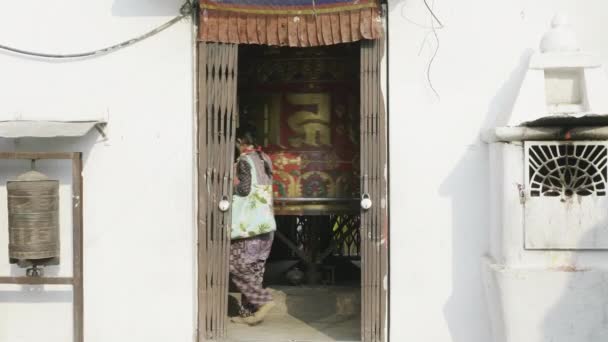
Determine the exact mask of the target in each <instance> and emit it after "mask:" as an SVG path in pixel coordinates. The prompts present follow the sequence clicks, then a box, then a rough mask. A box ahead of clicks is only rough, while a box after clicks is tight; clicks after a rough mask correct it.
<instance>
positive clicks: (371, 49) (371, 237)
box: [361, 39, 388, 342]
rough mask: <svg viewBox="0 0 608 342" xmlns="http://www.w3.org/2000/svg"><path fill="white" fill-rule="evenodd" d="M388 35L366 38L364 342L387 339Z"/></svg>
mask: <svg viewBox="0 0 608 342" xmlns="http://www.w3.org/2000/svg"><path fill="white" fill-rule="evenodd" d="M383 54H384V47H383V40H382V39H377V40H369V41H363V42H361V178H362V179H361V191H362V197H363V199H362V207H363V201H365V200H367V199H369V200H371V207H370V208H369V209H367V210H366V209H363V210H362V211H361V250H362V259H363V262H362V275H361V276H362V281H361V290H362V291H361V292H362V295H363V298H362V299H363V300H362V304H363V307H362V314H363V315H362V321H361V334H362V336H361V337H362V341H363V342H382V341H386V338H387V336H386V334H387V330H386V328H387V317H388V316H387V312H388V310H387V289H388V288H387V287H388V278H387V277H388V250H387V247H388V215H387V214H388V212H387V208H388V202H387V191H388V188H387V174H386V170H387V143H386V142H387V136H386V132H387V121H386V111H385V106H384V98H383V96H382V92H381V74H382V68H381V61H382V56H383Z"/></svg>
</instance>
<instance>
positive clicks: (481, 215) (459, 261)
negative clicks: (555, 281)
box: [439, 50, 532, 342]
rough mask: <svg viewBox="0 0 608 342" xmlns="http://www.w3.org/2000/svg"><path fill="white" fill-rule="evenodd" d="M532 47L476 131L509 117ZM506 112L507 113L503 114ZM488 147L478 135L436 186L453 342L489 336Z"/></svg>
mask: <svg viewBox="0 0 608 342" xmlns="http://www.w3.org/2000/svg"><path fill="white" fill-rule="evenodd" d="M531 54H532V50H530V51H526V52H525V53H524V54H522V56H521V58H520V60H519V62H518V63H517V67H516V68H515V69H514V70H513V71H512V72H511V75H510V77H509V78H508V79H507V81H506V82H504V84H503V85H502V86H501V87H500V88H499V90H498V92H497V93H496V95H495V96H494V98H493V99H492V100H491V101H490V102H489V105H488V110H487V114H486V119H485V121H484V122H483V124H482V125H481V127H480V133H481V131H483V130H486V129H488V128H490V127H495V126H496V125H500V124H502V123H503V122H506V120H508V114H510V113H511V111H512V109H513V105H514V103H515V100H516V98H517V90H518V88H519V87H520V86H521V84H522V82H523V78H524V76H525V73H526V69H527V67H528V62H529V58H530V56H531ZM505 113H506V114H507V115H505ZM488 154H489V152H488V147H487V145H486V144H485V143H483V142H482V141H481V140H480V138H479V137H478V138H477V139H476V140H475V141H474V142H473V143H472V144H471V145H470V146H469V150H468V151H467V153H466V154H465V155H464V156H463V157H462V158H461V159H460V161H458V163H457V165H456V167H455V168H454V169H453V170H452V172H451V173H450V175H449V176H448V177H447V178H446V179H445V180H444V182H443V183H442V184H441V187H440V189H439V192H440V195H441V196H442V197H449V198H451V201H452V220H451V221H452V258H451V260H452V293H451V295H450V298H449V299H448V301H447V303H446V305H445V306H444V309H443V314H444V318H445V320H446V322H447V325H448V328H449V330H450V334H451V336H452V342H471V341H487V340H489V337H490V327H489V319H488V310H487V305H486V303H485V297H484V289H483V284H482V280H481V279H482V275H481V269H480V260H481V258H482V257H483V255H485V254H486V253H487V252H488V248H489V235H488V232H489V214H488V213H489V210H490V206H489V192H488V189H489V164H488V163H489V161H488Z"/></svg>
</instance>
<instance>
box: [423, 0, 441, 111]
mask: <svg viewBox="0 0 608 342" xmlns="http://www.w3.org/2000/svg"><path fill="white" fill-rule="evenodd" d="M423 1H424V5H425V6H426V8H427V10H428V11H429V13H430V14H431V16H432V18H431V19H432V20H431V30H432V33H433V36H434V37H435V40H436V41H437V45H435V51H434V52H433V55H432V56H431V59H430V60H429V64H428V65H427V68H426V78H427V81H428V82H429V87H430V88H431V90H432V91H433V93H435V96H437V99H438V100H439V101H441V96H439V93H438V92H437V90H436V89H435V86H434V85H433V81H432V80H431V68H432V67H433V62H435V58H436V57H437V54H438V53H439V34H437V27H435V22H437V23H438V24H439V28H440V29H442V28H443V23H442V22H441V20H439V18H437V15H435V11H433V8H432V6H430V5H429V3H428V2H427V0H423ZM433 3H435V1H434V0H433Z"/></svg>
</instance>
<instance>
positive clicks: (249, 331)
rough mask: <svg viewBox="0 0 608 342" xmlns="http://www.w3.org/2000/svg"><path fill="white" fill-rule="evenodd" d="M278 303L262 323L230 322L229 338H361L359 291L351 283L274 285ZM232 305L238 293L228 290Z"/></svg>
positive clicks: (265, 341)
mask: <svg viewBox="0 0 608 342" xmlns="http://www.w3.org/2000/svg"><path fill="white" fill-rule="evenodd" d="M270 290H271V291H272V293H273V297H274V301H275V303H276V304H277V306H276V307H275V308H274V309H273V310H272V311H271V312H270V314H268V316H267V317H266V319H265V320H264V322H263V323H261V324H260V325H257V326H253V327H250V326H247V325H241V324H234V323H229V325H228V340H229V341H230V342H329V341H332V342H333V341H336V342H337V341H339V342H351V341H360V340H361V338H360V330H361V328H360V326H361V325H360V324H361V314H360V312H361V291H360V289H359V288H354V287H338V286H327V287H314V288H313V287H290V286H284V287H273V288H271V289H270ZM231 297H232V298H231V302H232V305H234V304H236V303H237V300H239V295H238V294H235V293H232V294H231Z"/></svg>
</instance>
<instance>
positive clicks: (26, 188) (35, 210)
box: [6, 171, 60, 268]
mask: <svg viewBox="0 0 608 342" xmlns="http://www.w3.org/2000/svg"><path fill="white" fill-rule="evenodd" d="M6 189H7V193H8V231H9V246H8V253H9V258H10V263H12V264H15V263H16V264H18V265H19V266H21V267H29V266H34V268H35V266H36V265H48V264H57V263H58V262H59V246H60V244H59V181H57V180H51V179H49V178H48V177H47V176H46V175H44V174H42V173H40V172H37V171H29V172H26V173H24V174H22V175H20V176H18V177H17V180H14V181H8V182H7V184H6Z"/></svg>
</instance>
